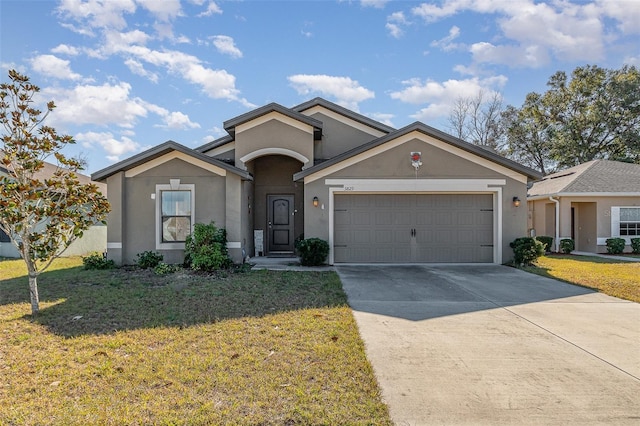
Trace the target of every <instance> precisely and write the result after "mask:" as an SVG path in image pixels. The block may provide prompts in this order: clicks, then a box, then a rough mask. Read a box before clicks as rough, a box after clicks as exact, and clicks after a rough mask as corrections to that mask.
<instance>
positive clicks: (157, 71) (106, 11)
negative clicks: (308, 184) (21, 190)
mask: <svg viewBox="0 0 640 426" xmlns="http://www.w3.org/2000/svg"><path fill="white" fill-rule="evenodd" d="M585 64H595V65H599V66H602V67H606V68H620V67H622V66H623V65H624V64H630V65H636V66H639V65H640V1H637V0H595V1H575V2H571V1H565V0H559V1H549V2H539V1H533V0H504V1H498V0H444V1H422V2H421V1H384V0H362V1H266V0H265V1H258V0H252V1H241V0H240V1H236V0H233V1H211V0H182V1H180V0H104V1H99V0H62V1H32V0H22V1H17V0H0V70H1V72H2V81H5V82H6V81H8V77H7V71H8V70H9V69H12V68H13V69H17V70H19V71H20V72H22V73H25V74H27V75H28V76H30V77H31V79H32V82H34V83H35V84H37V85H39V86H40V87H41V88H42V92H41V94H42V100H54V101H55V103H56V105H57V106H58V108H57V109H56V110H55V112H54V113H53V114H52V115H51V116H50V117H49V119H48V121H47V124H49V125H52V126H54V127H55V128H56V129H57V130H58V131H59V132H60V133H65V134H70V135H72V136H74V138H75V139H76V141H77V144H76V145H75V146H73V147H71V148H69V149H68V150H67V151H66V153H67V154H69V155H72V156H75V155H78V154H80V155H82V156H84V157H85V158H87V159H88V169H87V172H95V171H97V170H99V169H102V168H104V167H106V166H108V165H110V164H113V163H114V162H116V161H119V160H122V159H125V158H127V157H129V156H131V155H134V154H136V153H138V152H140V151H142V150H144V149H147V148H149V147H152V146H154V145H158V144H160V143H162V142H164V141H166V140H169V139H171V140H174V141H176V142H180V143H182V144H184V145H187V146H190V147H197V146H200V145H202V144H204V143H207V142H209V141H211V140H213V139H217V138H219V137H221V136H223V135H224V134H225V133H224V129H223V128H222V123H223V122H224V121H225V120H228V119H231V118H233V117H236V116H238V115H240V114H242V113H244V112H247V111H249V110H251V109H252V108H255V107H259V106H262V105H264V104H267V103H269V102H277V103H279V104H281V105H284V106H287V107H290V106H294V105H297V104H299V103H302V102H304V101H306V100H309V99H311V98H314V97H316V96H321V97H324V98H325V99H328V100H330V101H332V102H336V103H338V104H340V105H343V106H345V107H347V108H350V109H353V110H355V111H358V112H360V113H361V114H364V115H367V116H369V117H371V118H374V119H377V120H379V121H382V122H384V123H386V124H388V125H391V126H393V127H396V128H400V127H403V126H405V125H407V124H410V123H412V122H414V121H417V120H419V121H422V122H424V123H426V124H429V125H432V126H434V127H437V128H440V129H442V130H444V131H447V130H448V128H447V126H448V125H447V117H448V115H449V112H450V108H451V105H452V104H453V103H454V101H455V100H456V99H458V98H460V97H470V96H475V95H476V94H477V93H478V91H480V90H483V91H484V92H485V93H488V94H490V93H492V92H493V91H497V92H499V93H501V94H502V96H503V98H504V104H505V105H507V104H511V105H515V106H520V105H521V104H522V102H523V101H524V98H525V95H526V94H527V93H529V92H532V91H537V92H543V91H544V90H545V88H546V82H547V80H548V78H549V77H550V76H551V75H552V74H553V73H555V72H556V71H560V70H563V71H566V72H567V73H570V72H571V71H572V70H573V69H574V68H575V67H577V66H581V65H585Z"/></svg>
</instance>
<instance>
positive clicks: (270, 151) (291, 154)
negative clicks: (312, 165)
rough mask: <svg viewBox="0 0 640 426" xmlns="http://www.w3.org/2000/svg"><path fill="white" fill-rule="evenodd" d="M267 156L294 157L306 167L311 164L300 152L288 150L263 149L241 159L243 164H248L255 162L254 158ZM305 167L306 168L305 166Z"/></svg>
mask: <svg viewBox="0 0 640 426" xmlns="http://www.w3.org/2000/svg"><path fill="white" fill-rule="evenodd" d="M265 155H286V156H287V157H293V158H295V159H296V160H298V161H300V162H301V163H302V164H304V165H306V164H308V163H309V159H308V158H307V157H305V156H304V155H302V154H300V153H299V152H296V151H292V150H290V149H286V148H262V149H258V150H256V151H253V152H250V153H248V154H247V155H245V156H243V157H242V158H240V161H242V163H243V164H246V163H247V162H248V161H251V160H253V159H254V158H258V157H262V156H265ZM303 167H304V166H303Z"/></svg>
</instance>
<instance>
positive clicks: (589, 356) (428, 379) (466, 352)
mask: <svg viewBox="0 0 640 426" xmlns="http://www.w3.org/2000/svg"><path fill="white" fill-rule="evenodd" d="M336 269H337V271H338V274H339V275H340V278H341V280H342V282H343V285H344V289H345V291H346V292H347V295H348V297H349V303H350V305H351V307H352V309H353V312H354V316H355V318H356V321H357V323H358V327H359V329H360V334H361V336H362V338H363V340H364V342H365V345H366V351H367V356H368V358H369V360H370V361H371V363H372V365H373V367H374V371H375V374H376V377H377V379H378V381H379V383H380V386H381V389H382V393H383V398H384V400H385V402H386V403H387V404H388V405H389V409H390V413H391V417H392V419H393V420H394V422H395V423H396V424H398V425H432V424H436V425H566V424H576V425H577V424H580V425H596V424H597V425H601V424H607V425H638V424H640V305H639V304H637V303H633V302H628V301H624V300H621V299H616V298H613V297H609V296H606V295H604V294H601V293H597V292H593V291H590V290H588V289H585V288H582V287H577V286H572V285H569V284H564V283H561V282H558V281H555V280H551V279H548V278H544V277H540V276H536V275H532V274H527V273H525V272H523V271H520V270H517V269H514V268H508V267H505V266H499V265H386V266H385V265H338V266H337V267H336Z"/></svg>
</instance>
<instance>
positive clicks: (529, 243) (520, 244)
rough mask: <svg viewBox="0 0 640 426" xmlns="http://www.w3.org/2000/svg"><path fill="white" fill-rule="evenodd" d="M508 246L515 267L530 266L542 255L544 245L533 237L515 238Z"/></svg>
mask: <svg viewBox="0 0 640 426" xmlns="http://www.w3.org/2000/svg"><path fill="white" fill-rule="evenodd" d="M509 246H510V247H511V248H512V249H513V261H514V262H515V263H516V265H525V266H527V265H531V264H533V262H535V261H536V260H537V259H538V258H539V257H540V256H542V255H543V254H544V244H543V243H542V242H540V241H538V240H536V239H535V238H533V237H521V238H516V239H515V240H513V242H511V243H510V244H509Z"/></svg>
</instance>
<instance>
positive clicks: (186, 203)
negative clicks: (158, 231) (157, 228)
mask: <svg viewBox="0 0 640 426" xmlns="http://www.w3.org/2000/svg"><path fill="white" fill-rule="evenodd" d="M160 196H161V199H162V242H163V243H173V242H184V241H186V239H187V235H189V234H190V233H191V191H161V192H160Z"/></svg>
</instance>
